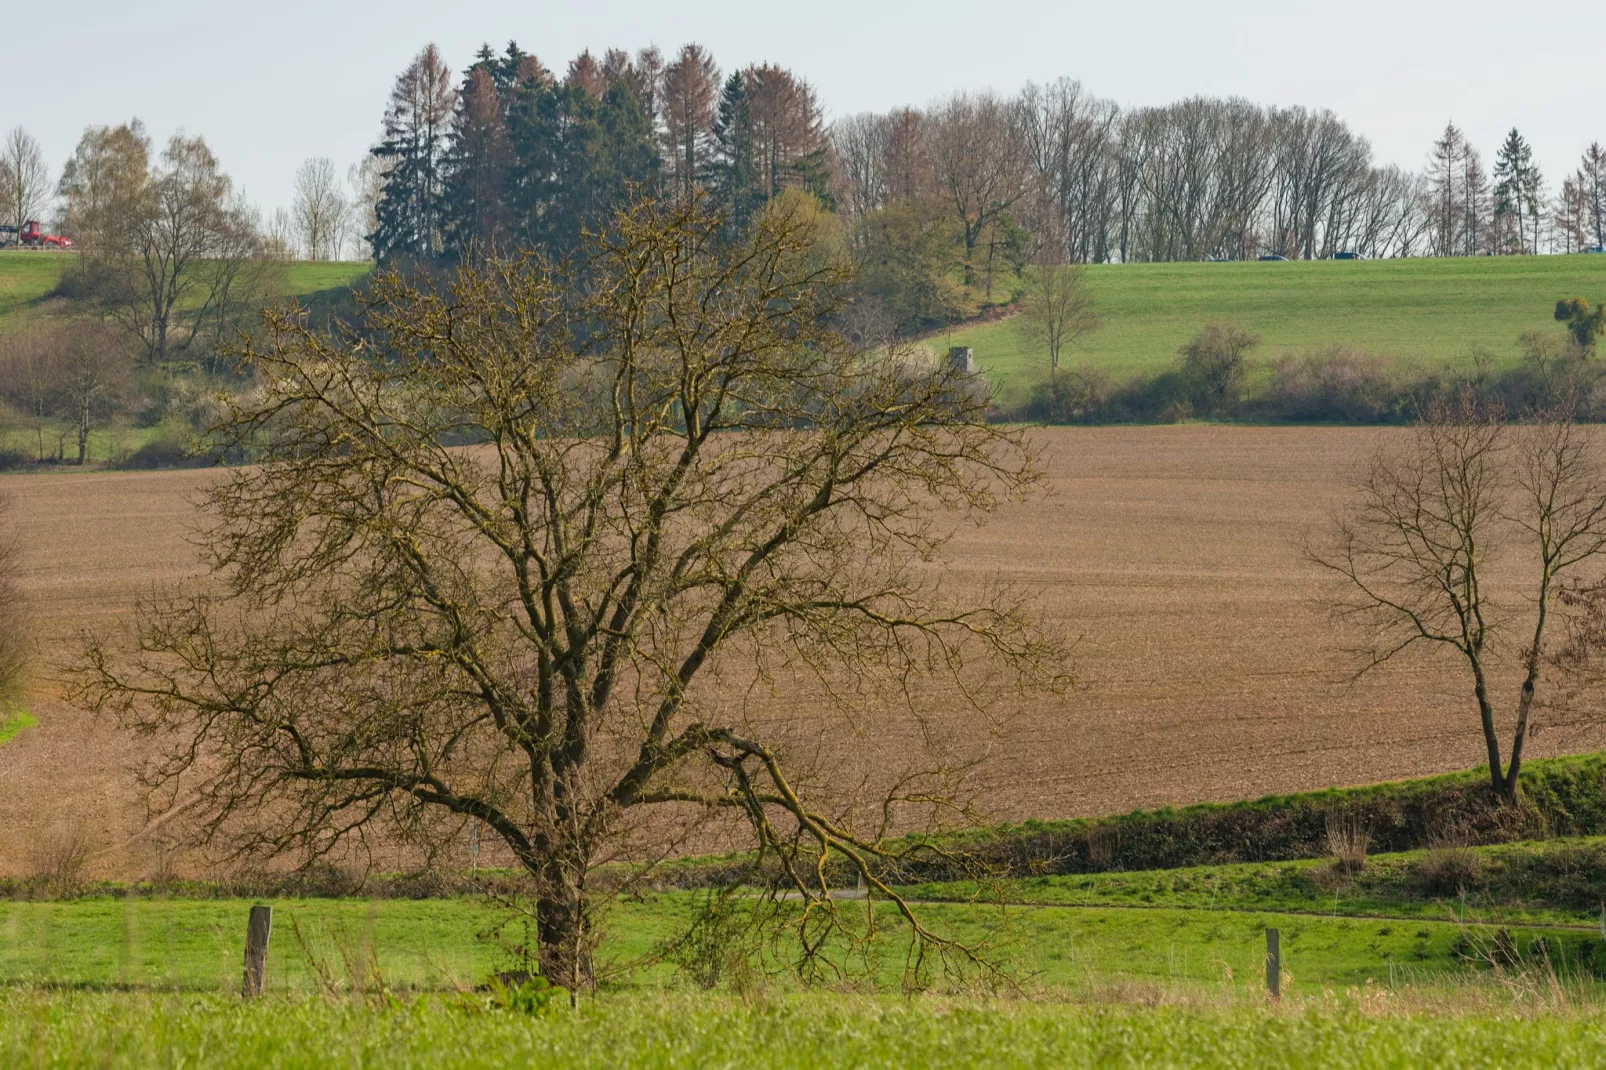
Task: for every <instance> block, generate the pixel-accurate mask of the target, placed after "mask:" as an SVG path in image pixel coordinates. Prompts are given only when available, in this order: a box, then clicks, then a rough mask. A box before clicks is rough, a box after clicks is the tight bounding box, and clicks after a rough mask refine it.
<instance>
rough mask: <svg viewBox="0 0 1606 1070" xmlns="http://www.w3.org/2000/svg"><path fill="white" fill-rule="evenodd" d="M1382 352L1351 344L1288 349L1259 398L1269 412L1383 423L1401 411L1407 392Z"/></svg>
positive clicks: (1303, 418) (1277, 415)
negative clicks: (1309, 350) (1315, 349)
mask: <svg viewBox="0 0 1606 1070" xmlns="http://www.w3.org/2000/svg"><path fill="white" fill-rule="evenodd" d="M1386 368H1387V366H1386V363H1385V361H1384V359H1383V358H1381V357H1379V356H1377V355H1376V354H1374V353H1368V352H1366V351H1365V350H1362V349H1355V348H1353V347H1350V346H1341V345H1335V346H1329V347H1328V348H1326V349H1323V350H1320V351H1318V352H1315V353H1306V354H1299V355H1295V354H1292V353H1285V354H1283V355H1282V356H1280V357H1278V358H1277V360H1276V361H1275V362H1274V363H1273V364H1272V367H1271V382H1270V384H1269V385H1268V386H1267V388H1266V391H1265V393H1264V394H1263V395H1262V396H1261V398H1260V399H1259V404H1260V407H1261V408H1262V409H1263V410H1264V415H1267V416H1270V417H1273V418H1276V419H1282V420H1296V421H1307V420H1311V421H1332V422H1335V423H1340V422H1341V423H1379V422H1382V421H1385V420H1391V419H1397V418H1399V416H1400V415H1401V402H1402V394H1401V391H1400V389H1399V387H1398V386H1397V385H1396V384H1395V382H1394V381H1393V380H1392V378H1391V377H1390V375H1389V374H1388V371H1387V370H1386Z"/></svg>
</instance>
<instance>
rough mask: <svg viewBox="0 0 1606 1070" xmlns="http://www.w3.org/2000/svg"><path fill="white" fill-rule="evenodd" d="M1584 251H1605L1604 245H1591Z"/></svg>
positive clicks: (1605, 246)
mask: <svg viewBox="0 0 1606 1070" xmlns="http://www.w3.org/2000/svg"><path fill="white" fill-rule="evenodd" d="M1584 252H1586V253H1606V245H1591V246H1590V247H1589V248H1588V249H1585V250H1584Z"/></svg>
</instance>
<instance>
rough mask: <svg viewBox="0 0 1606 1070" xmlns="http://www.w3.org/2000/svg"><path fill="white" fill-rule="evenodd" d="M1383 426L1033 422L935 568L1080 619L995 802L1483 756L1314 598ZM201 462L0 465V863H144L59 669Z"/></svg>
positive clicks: (1063, 810) (1432, 679) (1139, 802)
mask: <svg viewBox="0 0 1606 1070" xmlns="http://www.w3.org/2000/svg"><path fill="white" fill-rule="evenodd" d="M1398 433H1400V432H1377V431H1372V430H1361V429H1339V428H1319V429H1290V428H1210V427H1197V426H1181V427H1157V428H1116V429H1074V430H1073V429H1065V430H1054V431H1047V432H1043V433H1041V438H1040V441H1041V442H1042V444H1043V445H1044V447H1045V456H1046V460H1047V463H1048V466H1049V469H1050V472H1051V476H1052V493H1051V494H1050V495H1049V496H1048V497H1046V498H1043V499H1041V500H1037V501H1034V502H1032V503H1030V504H1027V505H1017V506H1011V507H1008V508H1006V509H1005V510H1003V511H1002V512H1001V513H1000V514H999V515H998V516H997V517H996V518H995V519H994V520H993V522H992V523H990V524H989V525H987V526H986V527H983V528H980V529H968V528H967V529H966V530H965V531H964V532H962V534H961V535H960V537H959V539H958V540H957V542H956V543H955V544H954V547H953V552H954V561H953V562H952V563H951V565H950V567H949V569H948V571H947V573H946V574H945V575H946V576H947V577H949V579H947V580H946V581H945V582H952V583H955V584H978V585H984V584H991V583H993V582H995V581H997V580H1000V579H1002V580H1007V581H1013V582H1015V583H1018V584H1022V585H1025V586H1026V587H1027V588H1028V589H1030V590H1031V591H1032V592H1033V593H1034V597H1035V598H1036V599H1037V600H1038V602H1039V604H1040V606H1041V609H1042V611H1043V612H1044V613H1045V614H1047V615H1048V616H1050V617H1052V618H1054V619H1056V620H1058V621H1059V622H1061V623H1062V624H1063V625H1064V626H1065V627H1066V628H1067V629H1068V630H1069V631H1070V632H1071V633H1072V634H1073V635H1075V636H1077V637H1079V642H1078V646H1077V659H1078V665H1079V669H1080V672H1081V675H1082V684H1083V686H1082V688H1081V689H1080V690H1078V691H1077V692H1075V693H1073V694H1071V695H1068V696H1067V697H1065V698H1062V699H1055V700H1050V701H1035V702H1031V703H1020V702H1018V703H1015V708H1014V709H1013V710H1012V713H1013V716H1012V717H1011V718H1010V721H1009V726H1008V730H1007V732H1006V734H1005V735H1004V736H1003V737H1001V738H1000V739H999V740H998V741H997V742H996V743H995V745H994V746H993V749H992V753H991V757H989V759H988V760H987V762H986V763H985V764H984V765H983V766H982V768H981V773H980V775H981V777H982V779H983V782H984V783H985V785H986V788H987V790H986V791H985V793H984V794H983V800H984V802H985V803H986V804H987V806H988V808H989V811H990V816H992V817H995V818H1009V819H1019V818H1027V817H1041V818H1054V817H1066V816H1074V815H1082V814H1097V813H1109V812H1116V811H1122V810H1126V809H1130V808H1132V807H1137V806H1159V805H1164V804H1179V803H1188V802H1195V801H1201V800H1228V799H1237V798H1243V797H1251V796H1259V795H1264V794H1268V793H1274V792H1289V791H1300V790H1306V789H1311V788H1321V787H1325V786H1328V785H1345V784H1358V783H1365V782H1370V781H1377V780H1383V779H1389V778H1396V777H1406V776H1413V775H1420V774H1426V773H1432V772H1439V771H1444V770H1449V769H1456V768H1464V767H1468V766H1471V765H1474V764H1476V763H1477V762H1478V761H1479V760H1480V758H1481V755H1482V745H1481V740H1480V736H1479V733H1478V728H1477V724H1476V721H1475V719H1474V718H1473V717H1472V716H1471V715H1470V714H1469V712H1468V707H1467V698H1468V696H1467V694H1466V691H1467V688H1466V686H1465V685H1464V684H1463V682H1462V680H1461V678H1460V677H1459V676H1457V675H1455V673H1454V672H1453V668H1454V666H1453V665H1452V664H1451V663H1450V662H1448V661H1444V660H1423V659H1412V660H1411V661H1409V662H1406V663H1402V664H1400V665H1397V666H1391V667H1389V668H1388V670H1387V671H1386V672H1381V673H1379V674H1376V675H1374V676H1371V677H1369V678H1367V679H1365V680H1363V681H1361V682H1359V683H1351V682H1349V681H1348V680H1347V673H1346V672H1345V669H1346V667H1348V666H1350V665H1352V662H1351V661H1350V660H1349V657H1348V656H1347V655H1346V654H1345V652H1344V649H1345V644H1346V642H1350V641H1352V640H1353V636H1346V635H1345V634H1344V633H1342V632H1340V631H1337V630H1335V628H1334V627H1333V626H1332V625H1331V624H1330V623H1329V621H1328V619H1327V618H1326V616H1325V614H1324V613H1323V611H1322V610H1321V609H1320V607H1319V605H1318V604H1317V602H1316V601H1315V599H1316V596H1317V594H1318V593H1319V589H1320V588H1319V586H1318V577H1317V575H1316V573H1315V572H1314V571H1313V569H1312V568H1311V567H1310V566H1309V565H1307V564H1305V563H1304V562H1303V561H1302V559H1301V556H1300V553H1299V549H1298V543H1299V539H1300V536H1301V533H1302V532H1303V531H1305V530H1307V529H1310V528H1312V527H1315V526H1319V525H1320V524H1321V523H1322V522H1323V520H1324V519H1325V518H1326V516H1327V515H1328V513H1329V511H1330V510H1331V509H1332V508H1333V507H1334V506H1335V505H1336V504H1337V502H1338V501H1339V500H1340V499H1341V496H1342V494H1343V492H1344V487H1345V481H1346V479H1348V478H1349V476H1350V475H1351V474H1352V472H1353V470H1354V468H1355V466H1356V464H1357V463H1358V462H1359V461H1360V460H1362V459H1364V457H1365V456H1366V454H1367V453H1368V452H1369V451H1370V450H1371V449H1372V448H1374V447H1375V445H1376V443H1377V442H1378V441H1379V436H1380V435H1382V434H1398ZM206 478H208V476H207V475H206V474H205V473H196V472H173V473H155V474H107V475H91V474H85V475H77V474H62V475H55V474H52V475H30V476H15V477H5V478H3V479H0V490H4V491H6V492H9V493H10V494H11V495H12V497H13V499H14V510H13V517H14V519H15V520H16V522H17V523H18V525H19V527H20V534H21V536H22V539H23V541H24V543H25V546H26V555H25V577H24V583H25V586H26V589H27V591H28V592H29V593H30V594H31V596H32V598H33V601H34V613H35V619H36V622H37V624H36V628H35V632H36V635H37V637H38V640H39V646H40V649H41V650H42V652H43V655H44V656H43V658H42V666H41V671H40V673H39V674H38V679H37V680H36V682H35V685H34V688H33V692H32V696H31V701H30V705H31V707H32V709H33V711H34V712H35V714H36V715H37V716H38V718H39V722H40V723H39V726H38V727H37V728H33V729H29V730H28V731H26V732H24V733H22V734H21V735H20V736H19V737H17V738H16V739H14V740H13V741H12V742H10V743H8V744H6V745H5V746H4V747H3V748H0V873H11V874H21V873H28V872H30V871H32V870H34V869H37V868H38V867H39V866H41V865H42V864H44V862H45V861H47V860H48V856H49V855H50V854H51V853H52V852H54V851H59V850H60V849H61V847H62V845H63V844H64V843H66V842H70V841H72V840H74V839H76V840H79V841H81V842H84V843H86V844H87V845H88V846H90V847H91V848H92V849H93V850H94V851H95V852H96V853H95V856H94V861H93V862H92V863H91V865H92V868H93V869H94V870H96V871H98V872H100V873H102V874H105V875H111V876H137V875H139V874H140V873H143V872H144V871H145V867H147V866H148V865H149V859H148V857H147V856H148V854H149V848H148V847H147V846H145V845H144V841H143V840H141V839H137V838H136V834H137V833H139V832H140V830H141V828H142V826H143V825H144V824H145V822H146V820H147V811H146V808H145V805H144V802H143V798H142V796H141V795H140V793H139V792H138V790H137V789H136V786H135V785H134V783H133V781H132V778H131V776H130V774H129V772H128V765H129V762H130V760H131V758H132V757H133V756H135V755H137V753H138V752H139V749H140V748H139V745H138V743H137V741H133V740H130V739H128V738H126V737H124V736H122V735H121V734H120V733H119V731H118V730H117V729H116V728H115V727H113V726H111V725H105V724H97V723H94V722H93V721H92V720H91V719H90V718H89V717H87V716H86V715H85V714H83V713H81V712H78V711H75V710H74V709H72V708H71V707H70V706H69V705H68V704H67V703H66V702H65V701H64V700H63V699H62V697H61V680H60V669H59V666H60V665H61V663H62V662H63V661H64V660H66V659H68V658H70V657H71V655H72V653H73V651H74V649H75V648H76V645H77V643H78V639H77V637H78V636H79V635H80V634H81V633H82V632H83V630H85V629H106V628H110V627H115V626H116V625H117V624H118V623H119V621H120V620H121V619H122V617H123V615H124V614H125V612H126V610H127V608H128V606H129V605H130V603H131V602H132V600H133V599H134V598H136V597H137V596H139V595H140V594H142V593H145V592H147V591H149V590H151V589H152V588H153V587H154V586H155V585H156V584H158V583H161V582H165V581H169V580H173V579H176V578H179V577H182V576H185V575H187V574H191V573H193V571H194V569H195V554H194V550H193V548H192V547H191V546H190V545H188V544H187V543H186V542H185V539H184V536H185V531H186V528H187V526H188V525H190V524H192V523H193V522H194V518H195V514H194V512H193V510H192V508H191V506H190V505H189V503H188V501H187V498H188V495H189V494H190V493H191V492H192V491H193V490H194V488H195V487H196V486H197V485H198V483H199V482H200V481H202V480H205V479H206ZM1504 694H1509V689H1507V691H1506V692H1504ZM784 698H785V696H782V699H783V700H784ZM799 704H801V703H799ZM799 704H794V710H795V706H796V705H799ZM933 712H935V713H936V714H937V715H938V716H939V717H941V716H946V715H947V711H945V710H941V709H939V710H936V711H933ZM954 716H957V714H954ZM861 723H862V724H864V725H866V728H865V731H864V734H863V735H862V736H861V737H860V738H859V739H857V740H856V741H855V742H854V744H853V746H852V748H851V749H852V751H853V753H852V755H851V756H844V757H845V758H847V759H848V760H849V761H850V762H851V763H852V764H855V765H858V766H861V767H862V768H864V769H866V770H874V769H876V768H878V767H884V766H887V765H890V764H893V763H894V762H895V759H896V755H895V754H889V753H888V752H889V751H896V750H897V749H899V748H900V747H901V746H902V745H903V744H902V740H903V738H904V736H905V733H906V730H907V725H906V724H905V725H904V727H903V728H899V727H897V725H898V724H900V723H903V722H902V721H901V719H898V718H888V719H886V721H884V722H882V723H884V724H885V726H886V727H885V730H884V731H880V730H878V729H877V728H876V727H875V725H876V723H877V721H876V720H875V719H874V718H867V719H863V720H862V721H861ZM1601 746H1606V730H1603V729H1599V728H1588V727H1584V728H1579V727H1572V728H1564V727H1554V728H1551V729H1548V730H1546V731H1544V732H1541V733H1540V734H1539V735H1538V736H1537V738H1536V739H1535V741H1534V744H1533V749H1532V751H1531V752H1530V753H1537V754H1549V753H1558V752H1563V751H1574V750H1584V749H1595V748H1598V747H1601Z"/></svg>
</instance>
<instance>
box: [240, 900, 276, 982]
mask: <svg viewBox="0 0 1606 1070" xmlns="http://www.w3.org/2000/svg"><path fill="white" fill-rule="evenodd" d="M272 933H273V908H272V907H269V906H254V907H252V908H251V920H250V921H249V922H248V923H246V927H245V980H244V981H243V982H241V984H240V997H241V998H242V999H255V998H256V997H257V996H260V995H261V994H262V981H263V978H264V977H265V976H266V974H267V972H268V937H269V936H270V935H271V934H272Z"/></svg>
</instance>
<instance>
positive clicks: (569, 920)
mask: <svg viewBox="0 0 1606 1070" xmlns="http://www.w3.org/2000/svg"><path fill="white" fill-rule="evenodd" d="M582 872H584V870H583V869H581V868H579V867H578V866H575V865H572V864H570V863H569V861H568V860H554V861H552V862H549V863H548V864H547V865H546V866H545V867H543V871H542V873H540V874H539V875H538V877H537V881H538V890H537V893H536V902H535V924H536V941H537V962H538V963H539V965H540V968H541V976H542V977H545V978H546V979H547V980H548V981H550V982H551V983H552V984H555V985H559V986H561V987H563V988H567V989H568V990H569V991H570V992H578V991H580V990H581V989H582V988H585V987H587V986H589V985H590V984H591V980H592V968H591V912H590V910H589V909H588V908H589V905H590V904H589V903H588V902H587V900H586V895H585V890H584V889H583V888H582V887H581V886H580V884H579V881H578V880H576V877H577V876H578V874H580V873H582Z"/></svg>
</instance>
